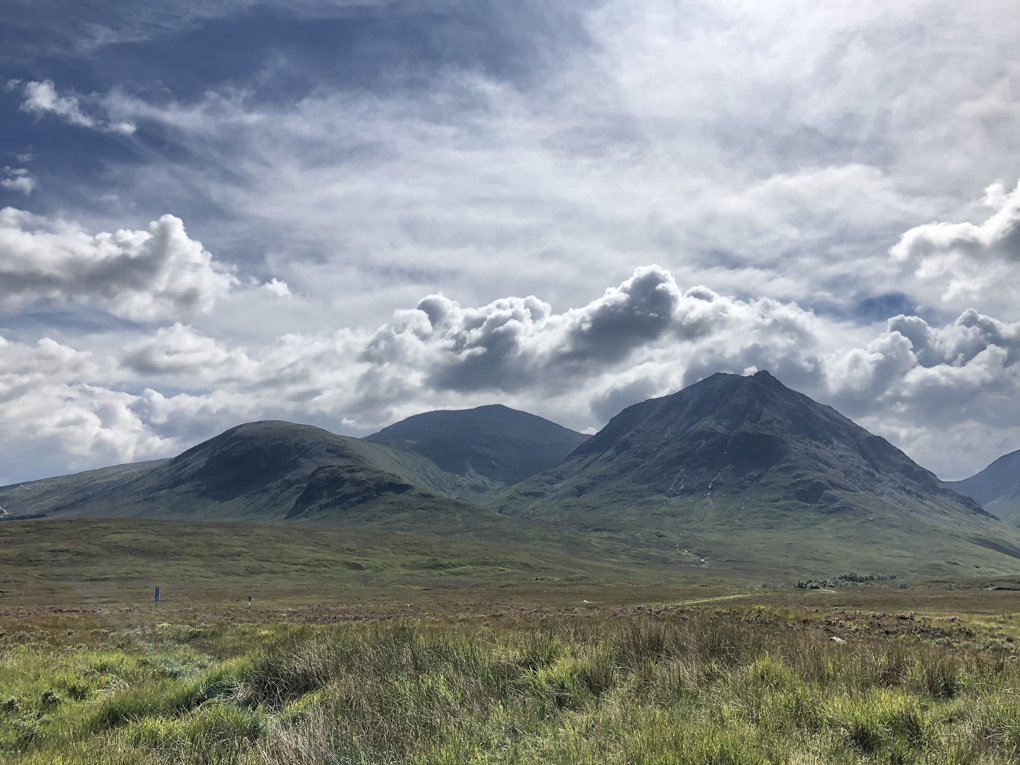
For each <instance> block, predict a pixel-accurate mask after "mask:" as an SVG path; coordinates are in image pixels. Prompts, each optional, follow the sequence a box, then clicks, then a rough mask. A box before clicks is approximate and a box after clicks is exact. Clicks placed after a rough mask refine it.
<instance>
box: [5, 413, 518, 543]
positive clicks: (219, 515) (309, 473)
mask: <svg viewBox="0 0 1020 765" xmlns="http://www.w3.org/2000/svg"><path fill="white" fill-rule="evenodd" d="M452 480H453V479H452V478H451V477H450V476H447V475H446V474H444V473H443V472H442V471H441V470H439V469H438V468H437V467H436V466H435V465H434V464H433V463H431V462H430V461H428V460H426V459H424V458H422V457H420V456H419V455H417V454H414V453H413V452H408V451H403V450H394V449H390V448H387V447H386V446H385V445H384V444H375V443H371V442H368V441H364V440H361V439H357V438H347V437H345V436H338V435H335V434H333V433H329V432H327V431H325V430H321V429H320V428H315V427H311V426H308V425H294V424H291V423H286V422H273V421H269V422H254V423H249V424H246V425H241V426H239V427H236V428H232V429H231V430H228V431H227V432H225V433H223V434H221V435H219V436H217V437H215V438H212V439H210V440H209V441H206V442H204V443H202V444H199V445H198V446H196V447H194V448H192V449H189V450H188V451H186V452H184V453H183V454H181V455H180V456H178V457H176V458H174V459H172V460H166V461H158V462H150V463H142V464H139V465H124V466H119V467H115V468H107V469H105V470H96V471H90V472H88V473H81V474H78V475H75V476H64V477H61V478H54V479H47V480H43V481H33V482H29V483H23V484H17V485H15V486H7V487H3V488H0V506H2V507H4V509H5V512H6V513H7V517H8V518H18V517H25V516H43V517H46V518H90V517H91V518H96V517H105V518H110V517H137V518H163V519H182V520H238V521H250V522H259V523H266V522H270V523H271V522H281V521H294V522H312V523H316V524H327V525H333V524H335V525H361V526H379V525H383V526H408V527H421V528H431V529H437V530H438V529H450V528H454V529H456V528H473V527H484V526H486V525H492V524H496V525H497V526H498V525H499V524H501V523H503V522H504V521H503V519H500V518H499V517H498V516H495V514H492V513H489V512H487V511H485V510H482V509H480V508H477V507H474V506H471V505H467V504H464V503H462V502H458V501H456V500H453V499H450V498H449V497H447V496H444V495H443V494H442V493H441V492H442V491H443V487H444V486H445V485H447V484H448V483H450V482H451V481H452Z"/></svg>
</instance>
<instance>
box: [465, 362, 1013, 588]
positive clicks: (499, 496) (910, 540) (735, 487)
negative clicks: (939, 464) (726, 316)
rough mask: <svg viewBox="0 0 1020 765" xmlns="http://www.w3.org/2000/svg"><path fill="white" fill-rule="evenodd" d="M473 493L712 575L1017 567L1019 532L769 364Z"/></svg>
mask: <svg viewBox="0 0 1020 765" xmlns="http://www.w3.org/2000/svg"><path fill="white" fill-rule="evenodd" d="M484 502H485V504H486V505H487V506H489V507H492V508H494V509H497V510H499V511H500V512H502V513H506V514H511V515H517V516H522V517H527V518H533V519H540V520H544V521H549V522H555V523H560V524H566V525H568V526H570V527H573V528H576V529H580V530H584V531H589V532H593V533H596V534H600V535H603V536H607V537H613V538H617V539H621V540H626V541H627V542H628V543H630V544H635V545H640V546H645V547H649V548H660V549H661V548H672V549H673V550H674V551H675V552H676V555H677V560H678V562H692V563H696V564H697V565H713V564H714V565H717V566H719V567H720V568H721V569H727V568H728V569H731V570H737V571H739V570H752V569H760V562H761V561H764V560H768V561H770V562H771V563H773V564H774V567H775V569H776V570H784V569H786V570H791V571H793V570H797V569H804V568H809V569H813V570H830V571H837V570H838V571H840V572H843V571H851V570H858V571H859V570H861V569H869V570H871V571H876V572H882V571H890V570H896V571H900V572H902V571H904V570H910V571H914V572H918V573H926V574H932V575H941V574H953V573H958V572H959V571H960V570H961V568H962V567H967V568H971V567H973V566H979V567H991V569H992V570H996V571H1003V572H1007V571H1009V572H1011V571H1015V570H1018V569H1020V534H1018V533H1016V532H1015V531H1014V530H1013V529H1010V528H1009V527H1007V526H1005V525H1004V524H1002V523H1000V522H998V521H997V520H996V519H994V518H993V517H992V516H990V515H988V514H987V513H986V512H985V511H984V510H982V509H981V507H980V506H979V505H978V504H977V503H975V502H974V501H973V500H971V499H970V497H967V496H964V495H962V494H960V493H958V492H956V491H954V490H953V489H951V488H949V487H947V486H945V485H944V484H943V483H941V482H940V481H939V480H938V479H937V478H936V477H935V476H934V475H933V474H932V473H930V472H928V471H927V470H925V469H924V468H922V467H920V466H918V465H917V464H915V463H914V462H912V461H911V460H910V459H909V458H908V457H907V456H906V455H905V454H904V453H903V452H901V451H900V450H899V449H897V448H895V447H894V446H892V445H891V444H890V443H889V442H888V441H886V440H885V439H883V438H880V437H878V436H875V435H872V434H871V433H868V432H867V431H866V430H864V429H863V428H861V427H859V426H857V425H856V424H854V423H853V422H851V421H850V420H848V419H847V418H845V417H843V416H842V415H840V414H839V413H838V412H836V411H835V410H834V409H832V408H831V407H828V406H823V405H821V404H818V403H816V402H815V401H813V400H811V399H810V398H808V397H807V396H805V395H803V394H800V393H797V392H795V391H793V390H790V389H789V388H787V387H785V386H784V385H783V384H782V383H780V382H779V381H778V380H777V379H776V378H774V377H773V376H772V375H770V374H769V373H768V372H764V371H763V372H758V373H757V374H755V375H754V376H751V377H741V376H738V375H728V374H716V375H713V376H712V377H709V378H707V379H706V380H703V381H701V382H700V383H697V384H695V385H692V386H691V387H689V388H686V389H684V390H682V391H680V392H679V393H676V394H673V395H671V396H667V397H665V398H659V399H653V400H650V401H645V402H643V403H640V404H636V405H635V406H632V407H629V408H628V409H625V410H624V411H623V412H621V413H620V414H619V415H617V416H616V417H614V418H613V419H612V420H611V421H610V422H609V424H608V425H606V427H605V428H603V429H602V431H600V432H599V433H598V434H596V435H595V436H593V437H592V438H591V439H589V440H588V441H586V442H585V443H583V444H582V445H581V446H579V447H578V448H577V449H575V450H574V452H573V453H572V454H571V455H569V456H568V457H567V459H566V460H564V462H562V463H561V464H560V465H559V466H557V467H555V468H553V469H551V470H547V471H545V472H543V473H540V474H538V475H536V476H533V477H532V478H530V479H528V480H526V481H524V482H522V483H521V484H519V485H517V486H514V487H512V488H509V489H506V490H503V491H500V492H496V493H494V494H492V495H489V496H487V497H486V498H485V499H484ZM702 560H704V564H702Z"/></svg>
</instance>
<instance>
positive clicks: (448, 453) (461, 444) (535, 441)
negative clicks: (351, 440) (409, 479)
mask: <svg viewBox="0 0 1020 765" xmlns="http://www.w3.org/2000/svg"><path fill="white" fill-rule="evenodd" d="M588 438H589V436H586V435H584V434H582V433H577V432H576V431H573V430H570V429H568V428H564V427H563V426H562V425H557V424H556V423H554V422H551V421H550V420H546V419H544V418H542V417H538V416H537V415H534V414H530V413H528V412H522V411H519V410H516V409H510V408H509V407H506V406H503V405H502V404H490V405H488V406H480V407H476V408H474V409H441V410H436V411H432V412H424V413H422V414H416V415H413V416H411V417H408V418H406V419H404V420H401V421H400V422H397V423H394V424H393V425H390V426H388V427H386V428H383V429H382V430H380V431H379V432H378V433H373V434H371V435H369V436H366V437H365V440H367V441H374V442H379V443H386V444H388V445H390V446H393V447H396V448H400V449H403V450H406V451H410V452H414V453H416V454H418V455H420V456H422V457H425V458H426V459H428V460H430V461H431V462H433V463H435V465H436V466H438V467H439V468H440V469H441V470H443V471H444V472H446V473H449V474H451V475H455V476H459V477H460V478H462V479H463V481H462V483H460V484H459V485H455V486H453V487H451V490H450V491H449V493H451V494H452V495H453V496H456V497H462V498H466V497H470V496H472V495H474V494H480V493H483V492H487V491H491V490H493V489H499V488H502V487H504V486H509V485H512V484H515V483H519V482H520V481H523V480H524V479H526V478H528V477H530V476H532V475H534V474H535V473H539V472H541V471H543V470H547V469H548V468H551V467H553V466H555V465H557V464H559V463H560V462H561V461H562V460H563V458H564V457H566V456H567V455H568V454H570V452H571V451H573V449H574V448H576V447H577V446H578V445H579V444H581V443H583V442H584V441H585V440H587V439H588Z"/></svg>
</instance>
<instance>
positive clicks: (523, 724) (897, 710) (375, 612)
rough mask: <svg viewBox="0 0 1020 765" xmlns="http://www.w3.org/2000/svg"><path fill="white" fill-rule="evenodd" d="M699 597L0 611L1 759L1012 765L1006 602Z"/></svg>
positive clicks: (971, 594)
mask: <svg viewBox="0 0 1020 765" xmlns="http://www.w3.org/2000/svg"><path fill="white" fill-rule="evenodd" d="M640 595H641V593H640V592H639V591H637V590H635V589H631V590H629V591H628V596H629V597H631V598H640ZM644 595H646V596H652V598H650V599H654V597H655V596H657V595H661V592H660V591H658V590H648V591H646V592H645V593H644ZM734 595H737V596H742V597H732V596H734ZM748 595H750V597H748ZM708 597H709V598H716V599H712V600H709V601H708V602H704V601H705V600H707V599H708V598H691V600H699V601H702V602H699V603H687V604H672V605H670V604H663V603H659V604H658V605H646V606H632V607H623V606H613V605H607V604H591V603H589V604H586V605H585V604H582V605H581V606H580V607H574V608H564V607H562V606H556V607H551V606H550V605H549V604H548V603H544V602H543V599H542V598H538V599H537V600H535V601H534V602H532V603H531V604H530V605H525V604H521V603H517V604H512V603H502V604H499V603H498V602H492V603H486V604H481V603H476V604H474V605H467V604H465V602H463V601H461V602H451V603H446V604H443V603H430V604H428V603H423V602H422V603H417V604H411V605H399V606H396V605H390V606H388V607H370V606H369V605H364V606H354V605H351V606H347V607H344V608H342V609H341V608H339V607H337V608H327V607H322V606H313V605H305V606H295V605H293V604H290V605H287V606H286V607H276V606H274V605H272V604H266V603H263V604H260V605H259V606H257V607H255V608H253V609H251V610H249V609H248V608H247V607H246V606H240V607H239V606H236V605H229V604H222V603H220V604H215V603H206V604H200V605H191V606H187V607H183V606H182V607H179V608H176V609H175V608H170V609H168V610H164V611H162V612H159V613H153V611H152V610H151V609H139V608H123V607H118V608H115V607H110V606H91V607H77V608H66V607H58V606H47V607H42V606H20V607H19V606H11V607H7V608H4V609H2V610H0V624H2V632H0V689H2V690H0V761H3V762H9V763H17V764H18V765H27V764H28V763H54V762H58V763H64V764H66V765H70V763H83V764H84V763H100V764H102V763H108V764H110V765H112V764H114V763H117V764H126V763H138V764H142V763H244V764H250V763H267V764H268V763H280V764H281V765H283V764H287V765H293V764H300V763H397V762H399V763H406V762H410V763H481V762H485V763H547V762H552V763H571V764H573V763H611V762H613V763H663V764H665V763H706V764H707V763H713V764H720V763H814V762H825V763H857V762H868V763H926V764H929V763H946V764H947V765H948V764H949V763H1015V762H1017V761H1018V760H1020V661H1018V654H1017V645H1020V642H1018V641H1020V618H1018V616H1017V614H1015V613H1014V611H1017V610H1020V609H1018V600H1020V598H1018V597H1017V593H1015V592H1011V591H995V592H986V591H983V590H977V591H961V590H947V589H943V588H928V589H915V590H911V591H902V590H898V589H890V588H885V587H860V588H847V589H841V590H839V591H835V592H825V591H780V592H769V591H762V590H759V591H757V592H756V593H753V594H749V593H747V592H731V593H730V594H729V595H725V594H716V595H714V596H708ZM722 598H730V599H728V600H723V599H722ZM908 607H909V610H907V609H908ZM961 607H966V608H968V610H966V611H963V610H959V609H960V608H961ZM950 608H952V609H953V610H952V611H950V610H948V609H950ZM836 638H838V640H837V639H836Z"/></svg>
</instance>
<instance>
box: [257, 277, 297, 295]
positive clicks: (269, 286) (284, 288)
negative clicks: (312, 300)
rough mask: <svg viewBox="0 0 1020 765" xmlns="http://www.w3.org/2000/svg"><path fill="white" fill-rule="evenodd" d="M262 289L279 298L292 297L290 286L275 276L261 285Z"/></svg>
mask: <svg viewBox="0 0 1020 765" xmlns="http://www.w3.org/2000/svg"><path fill="white" fill-rule="evenodd" d="M262 289H263V290H265V291H266V292H268V293H269V294H270V295H275V296H276V297H280V298H289V297H293V294H292V293H291V291H290V287H289V286H288V285H287V282H284V281H281V280H279V279H277V278H275V277H274V278H272V279H270V280H269V281H268V282H266V283H265V284H263V285H262Z"/></svg>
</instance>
